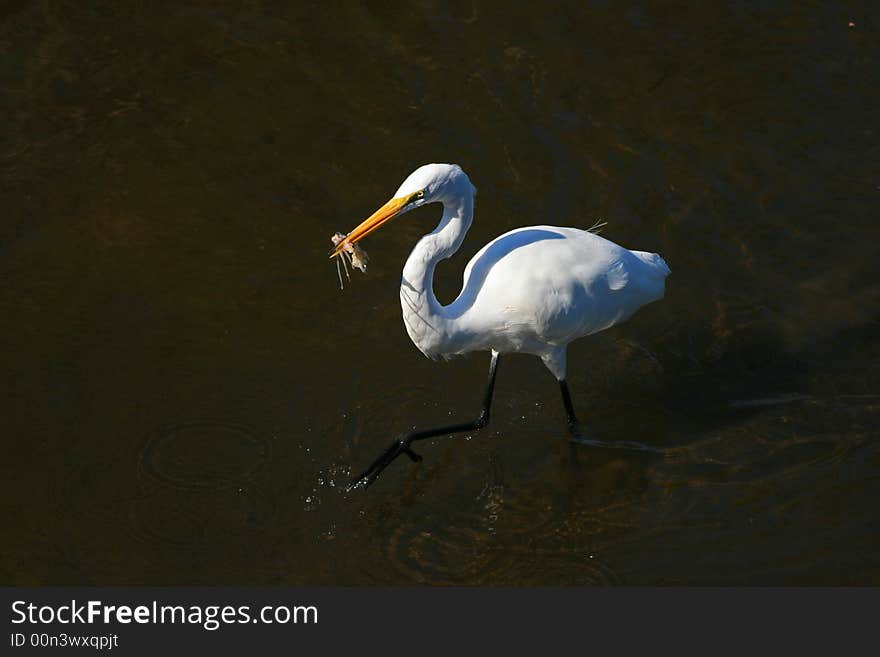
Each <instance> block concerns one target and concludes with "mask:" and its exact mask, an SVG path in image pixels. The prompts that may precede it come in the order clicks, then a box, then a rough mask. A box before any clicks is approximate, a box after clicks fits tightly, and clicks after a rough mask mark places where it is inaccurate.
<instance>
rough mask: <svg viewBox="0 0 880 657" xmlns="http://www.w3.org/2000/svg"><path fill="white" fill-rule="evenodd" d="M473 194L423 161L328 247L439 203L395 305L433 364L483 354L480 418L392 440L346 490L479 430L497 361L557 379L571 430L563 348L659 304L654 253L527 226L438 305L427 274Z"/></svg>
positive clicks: (482, 259)
mask: <svg viewBox="0 0 880 657" xmlns="http://www.w3.org/2000/svg"><path fill="white" fill-rule="evenodd" d="M475 194H476V189H475V188H474V186H473V185H472V184H471V181H470V179H469V178H468V176H467V174H465V172H464V171H462V169H461V167H459V166H458V165H454V164H427V165H425V166H422V167H419V168H418V169H416V170H415V171H413V172H412V173H411V174H410V175H409V177H407V179H406V180H404V181H403V184H402V185H401V186H400V188H399V189H398V190H397V192H396V193H395V194H394V196H393V197H392V199H391V200H390V201H388V202H387V203H386V204H385V205H383V206H382V207H381V208H379V209H378V210H377V211H376V212H374V213H373V214H372V215H371V216H370V217H369V218H367V219H366V220H365V221H363V222H362V223H361V224H360V225H359V226H357V227H356V228H355V229H354V230H352V231H351V232H350V233H349V234H348V235H347V236H346V238H345V239H344V240H342V241H341V242H340V243H339V244H337V245H336V248H335V249H334V250H333V251H332V253H331V257H334V256H338V255H339V253H340V252H341V251H342V249H343V248H344V247H345V245H346V244H355V243H357V242H359V241H360V240H362V239H363V238H364V237H366V236H367V235H369V234H370V233H372V232H373V231H375V230H376V229H378V228H379V227H380V226H382V225H384V224H385V223H386V222H387V221H389V220H391V219H393V218H394V217H399V216H400V215H402V214H404V213H406V212H408V211H410V210H412V209H415V208H418V207H421V206H422V205H426V204H428V203H440V204H441V205H442V206H443V216H442V217H441V219H440V223H439V224H438V225H437V227H436V228H435V229H434V230H433V231H432V232H430V233H428V234H427V235H425V236H424V237H422V239H421V240H419V242H418V244H416V246H415V248H414V249H413V250H412V253H410V255H409V258H407V260H406V264H405V265H404V267H403V278H402V280H401V284H400V304H401V308H402V310H403V322H404V324H405V325H406V330H407V333H409V337H410V338H411V339H412V341H413V343H415V345H416V347H418V348H419V350H420V351H421V352H422V353H423V354H425V356H427V357H429V358H432V359H436V358H438V357H444V358H449V357H451V356H455V355H459V354H465V353H468V352H471V351H491V353H492V359H491V363H490V367H489V382H488V384H487V387H486V393H485V396H484V400H483V408H482V411H481V413H480V415H479V417H478V418H477V419H476V420H474V421H472V422H467V423H462V424H456V425H452V426H447V427H438V428H436V429H427V430H422V431H414V432H411V433H407V434H404V435H402V436H401V437H399V438H398V439H397V440H395V441H394V443H393V444H392V445H391V446H390V447H389V448H388V449H387V450H386V451H385V452H384V453H383V454H382V455H381V456H380V457H379V458H378V459H376V461H375V462H374V463H373V464H372V465H371V466H370V467H369V468H368V469H367V470H366V471H365V472H364V473H363V474H362V475H361V476H360V477H358V478H357V479H355V480H354V482H353V483H352V485H351V486H350V488H351V487H355V486H358V485H363V486H364V487H366V486H369V485H370V484H371V483H372V482H373V481H375V479H376V477H378V475H379V473H380V472H381V471H382V470H383V469H384V468H385V467H386V466H387V465H388V464H389V463H391V462H392V461H393V460H394V459H395V458H397V457H398V456H400V454H407V455H408V456H409V457H410V458H411V459H413V460H414V461H417V460H420V458H421V457H419V456H418V455H417V454H415V453H414V452H413V451H412V449H411V448H410V445H411V443H412V442H414V441H417V440H423V439H425V438H430V437H433V436H440V435H447V434H451V433H458V432H462V431H472V430H475V429H481V428H483V427H484V426H486V424H487V423H488V421H489V409H490V406H491V402H492V390H493V388H494V383H495V375H496V372H497V367H498V361H499V358H500V355H501V354H505V353H527V354H534V355H535V356H538V357H540V358H541V360H542V361H543V362H544V364H545V365H546V366H547V368H548V369H549V370H550V372H552V373H553V375H554V376H555V377H556V379H557V380H558V381H559V385H560V389H561V392H562V398H563V403H564V405H565V410H566V414H567V416H568V423H569V428H570V429H571V430H572V431H573V430H574V428H575V426H576V424H577V418H576V416H575V413H574V409H573V406H572V403H571V396H570V394H569V390H568V385H567V383H566V367H567V363H566V347H567V346H568V343H569V342H571V341H572V340H575V339H577V338H580V337H583V336H586V335H591V334H593V333H597V332H599V331H602V330H604V329H607V328H609V327H611V326H614V325H615V324H618V323H620V322H622V321H624V320H626V319H627V318H629V317H630V316H631V315H632V314H633V313H634V312H635V311H636V310H638V309H639V308H640V307H641V306H643V305H645V304H647V303H650V302H652V301H657V300H658V299H661V298H663V294H664V288H665V283H664V281H665V279H666V276H667V275H669V273H670V270H669V267H668V266H667V265H666V262H665V261H664V260H663V258H661V257H660V256H659V255H657V254H656V253H646V252H644V251H630V250H629V249H625V248H623V247H622V246H619V245H617V244H615V243H614V242H610V241H609V240H606V239H605V238H603V237H600V236H599V235H597V234H595V233H593V232H591V231H589V230H580V229H577V228H560V227H557V226H528V227H525V228H517V229H515V230H512V231H510V232H508V233H504V234H503V235H501V236H499V237H496V238H495V239H494V240H492V241H491V242H489V243H488V244H486V246H484V247H483V248H482V249H480V251H479V252H478V253H477V254H476V255H475V256H474V257H473V258H472V259H471V261H470V262H469V263H468V265H467V267H465V270H464V284H463V286H462V289H461V292H460V293H459V295H458V297H457V298H456V299H455V301H453V302H452V303H450V304H449V305H448V306H443V305H441V304H440V302H439V301H437V297H436V296H434V289H433V278H434V268H435V267H436V265H437V263H438V262H439V261H440V260H443V259H445V258H449V257H451V256H452V255H453V254H454V253H455V252H456V251H458V249H459V247H460V246H461V243H462V241H463V240H464V237H465V234H466V233H467V231H468V229H469V228H470V226H471V221H472V220H473V213H474V196H475Z"/></svg>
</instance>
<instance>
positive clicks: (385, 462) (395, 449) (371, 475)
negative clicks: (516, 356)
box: [346, 351, 500, 491]
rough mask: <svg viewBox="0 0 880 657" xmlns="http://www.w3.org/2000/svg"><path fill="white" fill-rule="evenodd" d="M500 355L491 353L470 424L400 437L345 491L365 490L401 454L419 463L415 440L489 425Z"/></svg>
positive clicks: (424, 430) (474, 429) (454, 425)
mask: <svg viewBox="0 0 880 657" xmlns="http://www.w3.org/2000/svg"><path fill="white" fill-rule="evenodd" d="M499 359H500V354H498V353H496V352H494V351H493V352H492V361H491V362H490V363H489V382H488V383H487V384H486V393H485V394H484V395H483V408H482V409H481V410H480V415H479V416H478V417H477V419H476V420H474V421H472V422H465V423H462V424H452V425H449V426H446V427H437V428H436V429H423V430H421V431H411V432H409V433H405V434H403V435H402V436H400V437H399V438H398V439H397V440H395V441H394V442H393V443H391V446H390V447H388V449H386V450H385V451H384V452H383V453H382V454H380V455H379V458H377V459H376V460H375V461H373V464H372V465H371V466H370V467H369V468H367V469H366V470H364V472H363V473H362V474H361V475H360V476H359V477H356V478H355V479H353V480H352V482H351V483H350V484H349V485H348V487H347V488H346V491H350V490H353V489H355V488H357V487H358V486H363V487H364V488H367V487H368V486H369V485H370V484H372V483H373V482H374V481H376V477H378V476H379V474H380V473H381V472H382V470H384V469H385V468H387V467H388V466H389V465H390V464H391V462H392V461H394V459H396V458H397V457H398V456H400V455H401V454H406V455H407V456H408V457H409V458H410V460H412V461H421V460H422V457H421V456H419V455H418V454H416V453H415V452H414V451H412V449H411V448H410V445H411V444H412V443H414V442H415V441H417V440H425V439H426V438H434V437H436V436H446V435H449V434H453V433H461V432H463V431H476V430H477V429H482V428H483V427H485V426H486V425H487V424H489V413H490V409H491V406H492V392H493V391H494V390H495V375H496V373H497V372H498V361H499Z"/></svg>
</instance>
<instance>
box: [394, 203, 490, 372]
mask: <svg viewBox="0 0 880 657" xmlns="http://www.w3.org/2000/svg"><path fill="white" fill-rule="evenodd" d="M473 214H474V199H473V194H472V193H471V194H467V195H464V196H461V197H458V198H455V199H453V200H449V201H444V202H443V217H442V218H441V219H440V223H439V224H438V225H437V228H435V229H434V230H433V231H432V232H430V233H428V234H427V235H425V236H424V237H422V239H420V240H419V242H418V244H416V246H415V248H414V249H413V250H412V253H410V254H409V258H407V260H406V264H405V265H404V267H403V278H402V279H401V281H400V305H401V309H402V310H403V321H404V324H405V325H406V330H407V333H409V337H410V338H411V339H412V341H413V342H414V343H415V345H416V346H417V347H418V348H419V349H420V350H421V351H422V353H424V354H425V355H426V356H428V357H430V358H435V357H436V356H438V355H440V354H441V353H445V351H444V349H445V347H447V345H448V343H449V342H450V341H451V340H452V338H453V336H454V334H455V323H454V320H453V319H451V318H450V317H449V316H448V314H447V313H446V312H445V310H446V308H445V307H444V306H442V305H440V302H439V301H437V297H436V296H435V295H434V285H433V282H434V268H435V267H436V265H437V263H438V262H439V261H440V260H443V259H445V258H449V257H450V256H452V255H453V254H454V253H455V252H456V251H458V249H459V247H460V246H461V243H462V242H463V241H464V237H465V235H466V234H467V231H468V229H469V228H470V226H471V221H472V220H473Z"/></svg>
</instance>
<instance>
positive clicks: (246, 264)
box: [0, 0, 880, 585]
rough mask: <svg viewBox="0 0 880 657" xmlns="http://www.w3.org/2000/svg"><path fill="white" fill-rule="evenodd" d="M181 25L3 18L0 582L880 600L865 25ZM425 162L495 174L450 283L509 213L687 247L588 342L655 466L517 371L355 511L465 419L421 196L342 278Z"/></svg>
mask: <svg viewBox="0 0 880 657" xmlns="http://www.w3.org/2000/svg"><path fill="white" fill-rule="evenodd" d="M157 4H158V3H156V4H154V3H150V2H131V3H116V2H107V3H80V2H7V3H4V4H3V5H2V9H0V11H2V27H0V53H2V58H0V76H2V77H0V85H2V96H0V113H2V116H3V129H2V131H0V194H2V196H0V207H2V220H0V276H2V281H3V285H2V286H0V316H2V324H0V326H2V329H0V339H2V358H3V371H4V376H3V378H2V397H0V399H2V401H0V416H2V444H0V447H2V456H0V468H2V471H0V481H2V488H0V491H2V495H0V500H2V502H0V505H2V507H3V518H4V520H3V522H2V524H0V545H2V558H0V581H2V582H3V583H5V584H10V583H12V584H50V583H51V584H81V583H87V584H122V583H128V584H172V583H176V584H184V583H192V584H208V583H219V584H243V583H249V584H295V585H296V584H320V585H324V584H377V583H383V584H384V583H396V584H405V583H431V584H435V583H436V584H521V585H534V584H589V583H620V584H670V583H676V584H709V583H715V584H734V583H750V584H770V583H775V584H806V583H811V584H844V583H847V584H860V583H871V584H880V518H878V511H877V509H878V504H877V500H878V498H880V444H878V438H880V435H878V434H880V432H878V429H877V425H878V420H880V375H878V366H880V340H878V338H880V276H878V273H880V271H878V270H880V268H878V264H877V263H878V251H880V249H878V237H880V229H878V223H877V221H878V212H877V208H878V202H880V148H878V143H880V132H878V131H880V125H878V118H877V117H878V106H880V103H878V101H880V91H878V89H880V84H878V83H880V80H878V71H880V37H878V30H880V13H878V10H877V9H876V6H875V3H867V2H865V3H858V2H852V3H832V2H828V3H821V2H815V3H790V4H776V3H765V2H736V3H727V4H726V7H724V8H720V7H713V8H708V7H707V8H696V7H693V6H691V5H694V4H695V3H668V4H666V3H664V4H662V5H661V4H659V3H654V2H643V3H618V2H592V3H582V2H572V3H564V4H562V5H560V6H559V7H557V8H547V7H546V6H543V5H534V6H533V5H523V6H522V7H521V8H520V9H519V10H512V9H510V8H508V7H507V4H506V3H505V4H504V5H503V6H499V7H493V6H491V5H489V4H487V3H485V2H481V1H478V0H475V1H474V2H451V3H450V2H444V3H439V2H438V3H426V2H420V3H414V4H410V3H406V4H403V3H401V4H400V5H397V6H390V5H387V4H385V3H381V5H380V4H379V3H377V6H375V7H372V8H370V7H357V6H351V5H349V4H348V3H346V4H345V5H343V6H335V7H329V6H327V5H325V4H318V3H316V4H314V5H311V6H307V5H304V4H303V5H297V6H296V7H293V8H292V7H290V6H288V3H277V4H276V3H268V2H258V1H256V0H254V1H252V2H248V1H244V0H242V1H237V2H225V3H221V2H210V3H208V2H204V3H200V2H178V3H172V4H173V5H174V7H173V8H171V7H169V6H165V7H164V8H160V7H159V6H157ZM712 4H720V3H712ZM86 5H88V6H89V8H86ZM431 161H441V162H442V161H451V162H458V163H459V164H461V165H462V166H463V167H464V168H465V170H466V171H467V172H468V173H469V175H470V177H471V179H472V180H473V181H474V183H475V184H476V186H477V187H478V189H479V196H478V198H477V208H476V219H475V223H474V226H473V228H472V230H471V234H470V235H469V237H468V239H467V241H466V242H465V245H464V247H463V249H462V252H461V253H460V254H459V256H458V257H457V258H455V259H453V260H452V261H451V262H449V263H447V264H444V265H443V266H442V267H441V268H440V270H439V272H438V280H437V282H436V287H437V291H438V295H439V296H440V297H441V299H446V300H449V299H451V298H452V297H453V296H454V294H455V292H456V291H457V289H458V286H459V284H460V275H461V270H462V268H463V266H464V263H465V262H466V261H467V259H468V258H469V257H470V256H471V255H472V254H473V253H475V252H476V250H477V249H478V248H479V247H480V246H481V245H482V244H484V243H485V242H486V241H487V240H488V239H490V238H492V237H494V236H495V235H497V234H499V233H500V232H502V231H505V230H508V229H510V228H514V227H517V226H521V225H528V224H533V223H556V224H562V225H575V226H583V227H587V226H589V225H591V224H592V223H593V222H594V221H596V220H597V219H603V220H606V221H608V226H607V228H606V229H605V232H604V234H605V236H607V237H609V238H610V239H612V240H615V241H617V242H619V243H621V244H624V245H626V246H628V247H630V248H638V249H644V250H651V251H658V252H660V253H662V254H663V255H664V257H665V258H666V260H667V262H668V263H669V264H670V266H671V268H672V270H673V274H672V276H671V277H670V278H669V280H668V294H667V297H666V299H665V300H664V301H662V302H661V303H658V304H654V305H652V306H649V307H647V308H645V309H643V310H642V311H640V312H639V313H638V314H637V315H636V316H635V317H634V318H633V319H632V320H631V321H630V322H628V323H627V324H625V325H622V326H620V327H617V328H615V329H612V330H610V331H607V332H606V333H604V334H601V335H598V336H595V337H593V338H588V339H585V340H582V341H580V342H578V343H575V344H574V345H573V346H572V347H571V348H570V350H569V363H570V368H569V369H570V383H571V386H572V390H573V393H574V398H575V403H576V406H577V408H578V409H579V412H580V414H581V416H582V417H583V419H584V420H586V421H587V423H588V424H589V425H590V427H591V429H592V430H593V431H595V433H596V434H597V435H600V436H602V437H603V438H606V439H612V440H621V441H624V440H630V441H638V442H641V443H644V444H647V445H650V446H652V447H654V448H656V449H657V450H658V452H657V453H636V452H628V451H624V450H612V449H602V448H591V447H585V446H572V445H571V444H570V443H569V442H568V440H567V438H566V433H565V427H564V413H563V410H562V406H561V403H560V401H559V399H558V398H557V390H556V386H555V384H554V382H553V379H552V377H551V376H550V375H549V374H548V373H547V372H546V370H544V368H543V365H542V364H541V363H540V361H538V360H537V359H535V358H532V357H526V356H520V357H511V358H508V359H507V360H506V361H505V362H504V363H503V364H502V369H501V372H500V376H499V381H498V388H497V391H496V406H495V414H494V418H493V423H492V425H491V426H490V428H489V429H487V430H486V431H484V432H483V433H481V434H479V435H474V436H473V437H472V438H470V439H466V438H454V439H446V440H438V441H434V442H433V443H432V444H429V445H426V446H425V447H424V449H423V450H421V451H422V453H423V454H424V455H425V457H426V458H425V461H424V462H423V463H421V464H419V465H413V464H410V463H409V462H408V461H404V460H401V461H398V462H396V463H395V464H394V465H393V466H392V467H391V468H390V469H389V470H387V471H386V473H385V475H384V476H383V477H382V478H381V479H380V481H379V482H378V483H377V484H376V485H375V486H374V487H373V488H372V489H370V490H369V491H368V492H366V493H363V492H359V493H357V494H353V495H346V494H345V493H344V492H343V485H344V483H345V482H346V481H347V480H348V477H349V476H350V475H351V474H352V473H353V471H357V470H360V469H361V468H363V467H364V466H366V465H367V464H368V463H369V462H370V461H371V460H372V459H373V458H374V457H375V456H376V455H377V453H378V452H379V451H380V450H381V449H383V448H384V447H385V446H386V445H387V443H388V442H389V441H390V439H391V438H392V437H393V436H394V435H395V434H396V433H397V432H399V431H402V430H405V429H407V428H409V427H411V426H414V425H419V426H431V425H433V424H440V423H444V422H446V421H448V420H449V418H450V416H452V417H455V418H456V419H457V418H459V417H466V416H469V415H471V414H472V413H473V412H474V411H475V410H476V408H477V407H478V405H479V398H480V394H481V388H482V385H483V377H484V370H485V368H486V365H487V362H488V357H487V356H485V355H479V354H476V355H472V356H470V357H468V358H465V359H460V360H456V361H453V362H450V363H446V364H443V363H432V362H429V361H427V360H426V359H424V358H423V357H422V356H421V355H420V354H419V353H418V351H417V350H416V349H415V348H414V347H413V346H412V345H411V344H410V342H409V339H408V338H407V336H406V333H405V331H404V329H403V326H402V323H401V319H400V309H399V304H398V299H397V284H398V281H399V276H400V270H401V267H402V264H403V261H404V259H405V257H406V255H407V253H408V251H409V249H410V248H411V247H412V245H413V244H414V242H415V241H416V240H417V238H418V237H419V236H420V235H421V234H422V233H423V232H426V231H428V230H430V229H431V228H432V227H433V226H434V222H435V219H436V210H435V209H432V208H426V209H423V210H420V211H418V212H416V213H413V214H412V215H409V216H408V218H407V220H406V221H401V223H399V224H396V225H394V226H393V227H389V228H386V229H385V230H384V231H382V232H381V233H379V234H377V235H376V236H375V237H371V238H370V239H369V240H368V243H367V245H366V246H367V248H368V250H369V252H370V255H371V257H372V263H371V267H370V271H369V273H368V274H367V275H366V276H362V275H360V274H357V275H356V277H355V280H354V281H353V282H352V285H351V287H350V288H349V289H348V290H346V292H344V293H340V291H339V289H338V284H337V281H336V272H335V270H334V268H333V265H332V264H330V263H329V262H328V261H327V258H326V254H327V248H328V246H329V236H330V234H331V233H332V232H334V231H336V230H349V229H351V228H352V227H353V226H354V225H355V224H356V223H357V222H359V221H360V220H361V219H363V218H364V217H365V216H366V215H367V214H368V213H369V212H371V211H372V210H374V209H375V208H376V207H378V205H379V204H381V203H382V202H384V201H385V200H387V199H388V198H389V197H390V195H391V194H392V193H393V192H394V190H395V189H396V188H397V186H398V184H399V183H400V182H401V181H402V180H403V178H404V177H405V176H406V174H408V173H409V172H410V171H411V170H412V169H413V168H415V166H417V165H419V164H422V163H425V162H431Z"/></svg>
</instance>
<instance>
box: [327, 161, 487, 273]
mask: <svg viewBox="0 0 880 657" xmlns="http://www.w3.org/2000/svg"><path fill="white" fill-rule="evenodd" d="M476 191H477V190H476V188H475V187H474V186H473V185H472V184H471V181H470V179H469V178H468V177H467V174H466V173H465V172H464V171H462V169H461V167H460V166H458V165H457V164H426V165H424V166H421V167H419V168H418V169H416V170H415V171H413V172H412V173H411V174H409V176H407V178H406V180H404V181H403V184H402V185H401V186H400V187H399V188H398V190H397V192H396V193H395V194H394V197H393V198H392V199H391V200H390V201H388V202H387V203H386V204H385V205H383V206H382V207H381V208H379V209H378V210H376V211H375V212H374V213H373V214H372V215H370V216H369V217H368V218H367V219H365V220H364V221H363V222H362V223H361V224H360V225H358V226H357V227H356V228H355V229H354V230H352V231H351V232H350V233H349V234H348V236H347V237H346V238H345V239H344V240H343V241H342V242H340V243H339V244H337V245H336V248H335V249H333V251H332V252H331V254H330V257H331V258H332V257H333V256H336V255H338V254H339V252H340V251H341V250H342V249H343V248H344V246H345V244H354V243H356V242H358V241H360V240H362V239H363V238H364V237H366V236H367V235H369V234H370V233H372V232H373V231H375V230H377V229H378V228H379V227H381V226H382V225H383V224H384V223H385V222H387V221H390V220H391V219H393V218H394V217H397V216H400V215H402V214H405V213H406V212H409V211H410V210H413V209H415V208H418V207H421V206H423V205H425V204H427V203H435V202H438V201H439V202H441V203H446V202H453V201H454V200H456V199H462V198H472V197H473V195H474V194H475V193H476Z"/></svg>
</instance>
